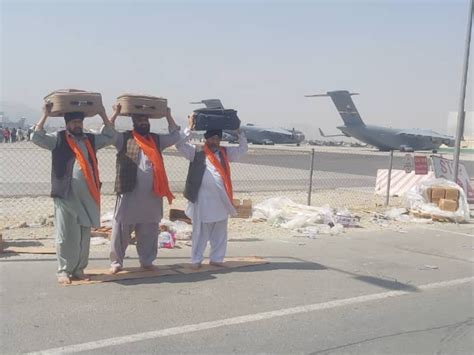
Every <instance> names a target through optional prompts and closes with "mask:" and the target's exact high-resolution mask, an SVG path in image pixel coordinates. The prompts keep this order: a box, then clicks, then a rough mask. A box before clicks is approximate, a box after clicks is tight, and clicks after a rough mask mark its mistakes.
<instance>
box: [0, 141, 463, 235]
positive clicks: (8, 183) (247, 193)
mask: <svg viewBox="0 0 474 355" xmlns="http://www.w3.org/2000/svg"><path fill="white" fill-rule="evenodd" d="M313 152H314V153H313ZM0 154H1V167H2V168H1V174H0V178H1V186H0V199H1V206H2V218H1V220H0V223H1V228H4V227H6V226H8V225H12V224H15V223H19V222H21V221H27V222H28V223H31V222H34V221H36V220H37V219H38V217H37V216H38V215H48V214H52V213H53V202H52V199H51V198H50V197H49V192H50V175H51V153H50V152H49V151H47V150H45V149H41V148H39V147H37V146H36V145H34V144H33V143H32V142H26V141H23V142H16V143H3V144H1V145H0ZM163 155H164V161H165V165H166V171H167V175H168V179H169V182H170V188H171V190H172V191H173V193H174V194H175V196H176V197H177V198H176V200H175V201H174V202H173V206H172V207H173V208H184V206H185V199H184V198H183V197H182V192H183V190H184V184H185V180H186V174H187V170H188V165H189V162H188V161H187V160H186V159H185V158H183V157H182V156H181V155H180V154H179V152H178V151H177V150H176V149H175V148H174V147H170V148H168V149H167V150H165V151H164V153H163ZM417 155H419V154H418V153H417ZM426 155H427V156H428V155H429V154H426ZM115 156H116V150H115V148H114V147H112V146H110V147H107V148H104V149H101V150H99V152H98V160H99V169H100V174H101V180H102V183H103V185H102V206H101V210H102V213H105V212H110V211H113V209H114V206H115V195H114V191H113V188H114V179H115ZM447 157H448V156H447ZM449 157H451V156H449ZM312 159H313V163H312ZM389 160H390V153H389V152H377V151H373V150H369V149H354V148H346V147H312V146H302V147H294V146H293V147H285V146H257V145H249V151H248V153H247V154H246V155H245V156H244V157H243V158H242V159H241V161H239V162H235V163H232V164H231V169H232V182H233V186H234V195H235V197H236V198H239V199H251V200H252V202H253V204H256V203H258V202H261V201H263V200H265V199H267V198H270V197H287V198H290V199H291V200H293V201H294V202H297V203H301V204H307V203H308V202H310V204H311V205H314V206H322V205H329V206H331V207H334V208H343V207H346V208H349V209H351V210H370V209H373V208H374V207H375V206H377V205H378V206H382V205H383V204H384V201H385V197H384V196H376V195H375V194H374V190H375V183H376V176H377V170H378V169H388V167H389ZM404 163H405V154H404V153H398V152H397V153H395V156H394V160H393V169H404ZM311 166H313V172H312V174H311ZM468 170H469V169H468ZM399 203H400V199H396V198H395V199H392V200H391V205H393V206H395V205H397V204H399ZM166 205H167V203H165V206H166ZM168 208H169V206H168V207H166V209H168ZM166 213H167V210H165V216H166Z"/></svg>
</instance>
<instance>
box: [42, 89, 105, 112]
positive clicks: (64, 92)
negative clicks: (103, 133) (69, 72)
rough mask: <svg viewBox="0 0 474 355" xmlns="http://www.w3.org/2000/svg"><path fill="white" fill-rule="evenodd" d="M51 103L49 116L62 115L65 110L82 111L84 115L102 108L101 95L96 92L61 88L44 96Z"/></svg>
mask: <svg viewBox="0 0 474 355" xmlns="http://www.w3.org/2000/svg"><path fill="white" fill-rule="evenodd" d="M44 100H45V101H46V102H47V103H51V104H52V105H53V106H52V107H51V113H50V116H51V117H63V116H64V114H65V113H66V112H83V113H84V116H85V117H92V116H95V115H97V114H98V113H99V112H100V110H102V108H103V104H102V95H101V94H100V93H98V92H91V91H84V90H77V89H61V90H56V91H53V92H52V93H50V94H49V95H47V96H45V97H44Z"/></svg>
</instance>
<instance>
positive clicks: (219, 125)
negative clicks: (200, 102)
mask: <svg viewBox="0 0 474 355" xmlns="http://www.w3.org/2000/svg"><path fill="white" fill-rule="evenodd" d="M194 112H195V113H196V115H195V125H194V130H196V131H207V130H212V129H223V130H236V129H238V128H239V127H240V119H239V117H238V116H237V111H235V110H231V109H224V110H223V109H209V108H202V109H197V110H194Z"/></svg>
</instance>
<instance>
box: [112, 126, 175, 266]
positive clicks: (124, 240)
mask: <svg viewBox="0 0 474 355" xmlns="http://www.w3.org/2000/svg"><path fill="white" fill-rule="evenodd" d="M123 137H124V135H123V134H118V135H117V140H116V143H115V146H116V148H117V151H120V150H121V149H122V147H123V144H124V139H123ZM179 139H180V132H179V128H175V129H173V130H171V129H170V133H169V134H163V135H161V134H160V150H163V149H165V148H167V147H169V146H172V145H173V144H175V143H176V142H177V141H178V140H179ZM138 159H139V160H138V167H137V180H136V185H135V188H134V189H133V190H132V191H130V192H126V193H124V194H119V195H117V203H116V205H115V212H114V223H113V226H112V240H111V243H110V261H111V266H112V268H122V267H123V259H124V257H125V252H126V250H127V247H128V244H129V241H130V235H131V233H132V232H133V231H135V236H136V239H137V252H138V258H139V260H140V265H141V266H142V267H149V266H151V265H153V261H154V260H155V259H156V255H157V254H158V243H157V242H158V233H159V223H160V221H161V218H162V217H163V197H161V196H157V195H156V194H155V193H154V192H153V165H152V162H151V161H150V160H149V159H148V157H147V156H146V155H145V154H144V153H143V151H142V150H141V149H140V150H139V156H138Z"/></svg>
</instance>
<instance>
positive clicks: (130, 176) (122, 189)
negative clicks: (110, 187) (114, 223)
mask: <svg viewBox="0 0 474 355" xmlns="http://www.w3.org/2000/svg"><path fill="white" fill-rule="evenodd" d="M150 135H151V137H152V138H153V139H154V140H155V144H156V147H157V148H158V153H159V154H160V155H161V150H160V136H159V135H158V134H155V133H150ZM139 153H140V147H139V146H138V144H137V143H136V142H135V139H133V136H132V131H126V132H124V133H123V145H122V148H121V149H120V151H119V152H118V153H117V160H116V176H115V192H116V193H118V194H123V193H126V192H131V191H133V189H134V188H135V185H136V183H137V169H138V162H139ZM162 158H163V157H162Z"/></svg>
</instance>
